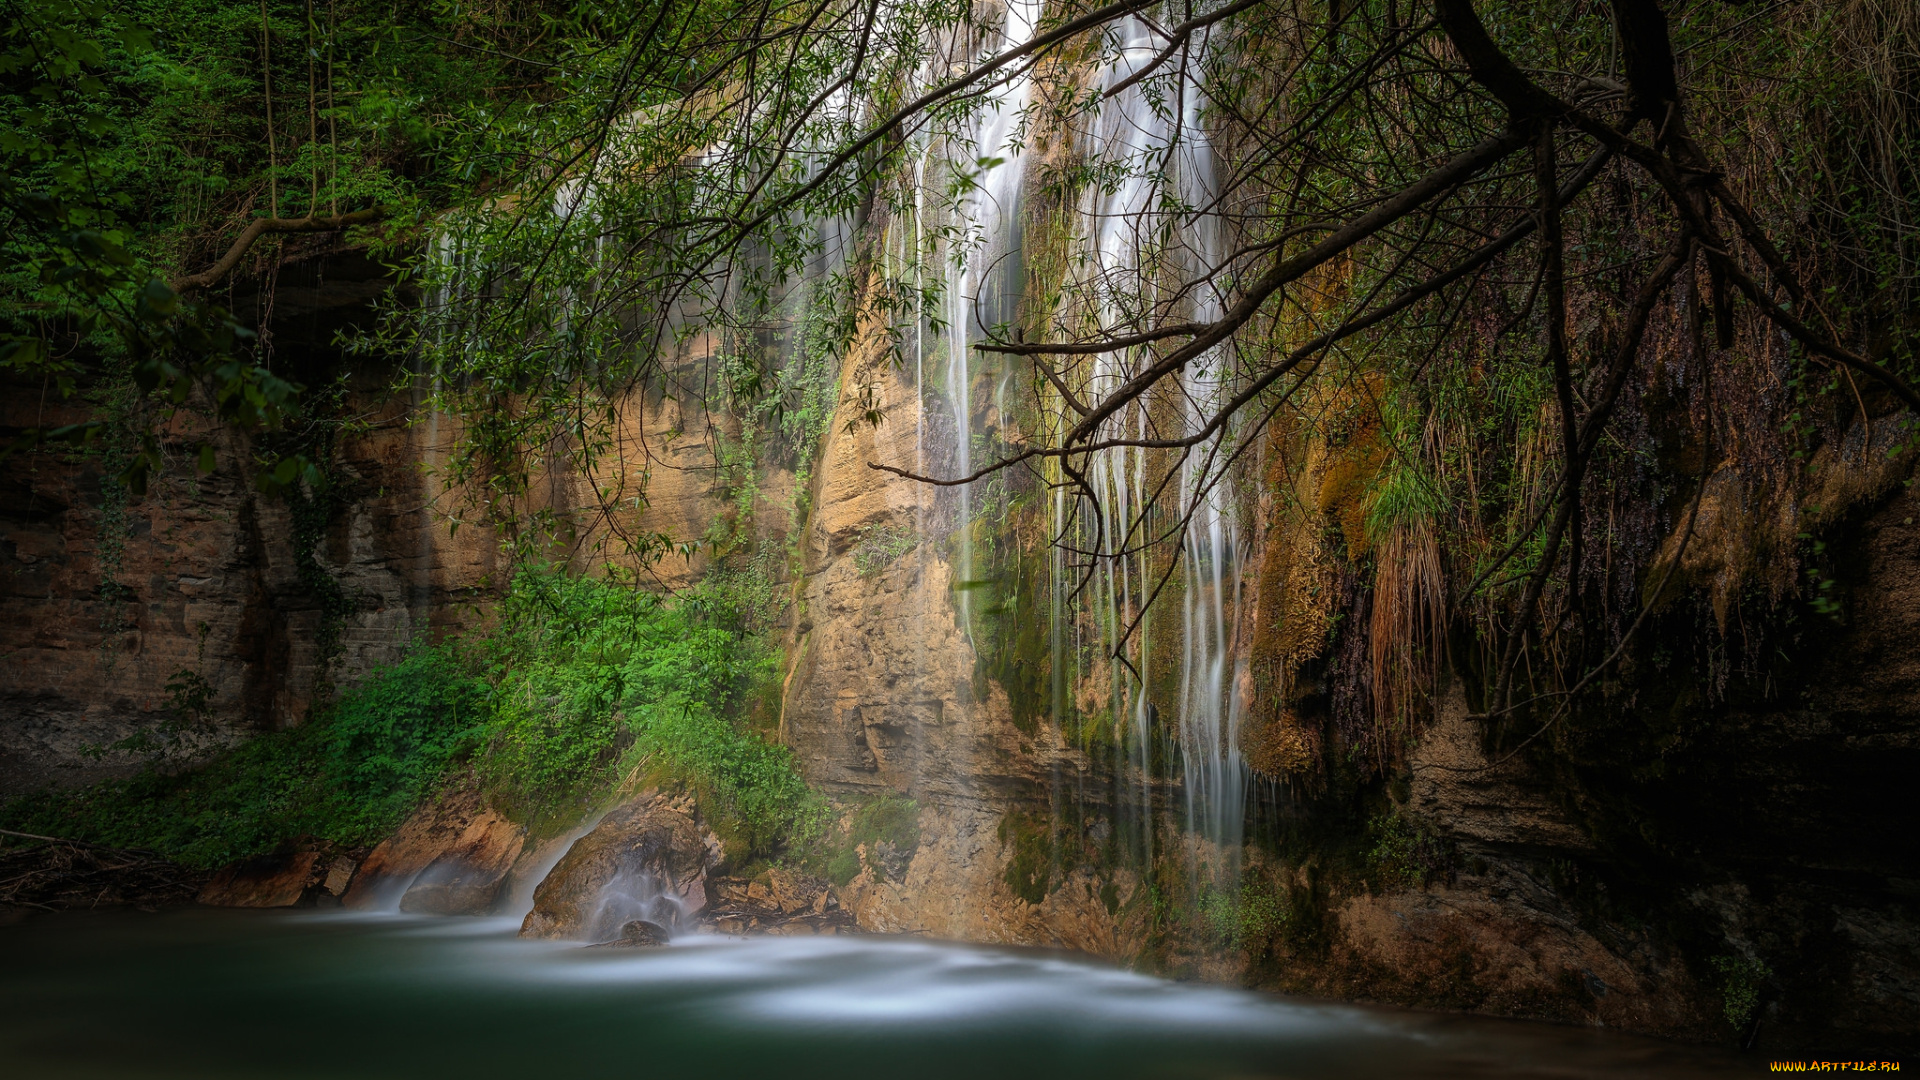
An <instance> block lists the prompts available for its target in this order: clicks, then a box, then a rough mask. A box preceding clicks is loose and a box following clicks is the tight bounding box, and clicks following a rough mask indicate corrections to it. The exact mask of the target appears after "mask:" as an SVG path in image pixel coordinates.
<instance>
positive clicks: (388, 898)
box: [344, 789, 526, 915]
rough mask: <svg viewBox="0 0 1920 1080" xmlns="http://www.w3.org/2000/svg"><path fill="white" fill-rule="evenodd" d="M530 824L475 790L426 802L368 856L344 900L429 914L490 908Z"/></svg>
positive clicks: (477, 912) (352, 904) (481, 911)
mask: <svg viewBox="0 0 1920 1080" xmlns="http://www.w3.org/2000/svg"><path fill="white" fill-rule="evenodd" d="M525 840H526V830H524V829H523V828H521V827H520V826H518V825H516V824H514V823H513V822H511V821H508V820H507V819H506V818H505V817H502V816H501V815H500V814H499V813H498V812H496V811H495V810H493V809H492V808H490V807H488V806H486V805H484V803H483V802H482V800H481V798H480V796H479V794H478V793H477V792H474V791H472V790H470V789H466V790H456V791H454V792H453V793H451V794H449V795H448V796H447V797H445V798H443V799H441V800H440V801H439V802H436V803H430V804H428V805H427V806H425V807H422V808H421V809H420V810H419V811H418V812H416V813H415V814H414V815H413V816H412V817H410V818H408V819H407V820H406V822H405V823H404V824H402V825H401V826H400V828H399V829H398V830H397V831H396V832H395V833H394V834H393V835H392V836H390V837H388V838H387V839H385V840H383V841H381V843H380V846H378V847H376V848H374V849H373V852H372V854H370V855H368V856H367V859H366V862H365V863H363V864H362V865H361V866H360V868H359V872H358V873H357V874H355V875H354V878H353V884H352V887H351V888H350V889H349V890H348V891H347V894H346V896H345V897H344V901H345V903H346V906H347V907H350V908H363V909H364V908H377V907H382V906H385V905H387V904H390V903H394V902H396V901H397V902H398V903H399V905H400V909H401V910H402V911H408V912H414V913H418V914H424V915H484V914H486V913H487V912H489V911H492V910H493V908H494V905H495V904H496V903H497V902H498V901H499V899H500V897H501V895H502V893H503V892H504V889H505V885H506V882H507V877H508V873H509V871H511V870H512V868H513V865H514V861H515V860H516V859H517V858H518V857H519V855H520V853H521V849H522V848H523V847H524V846H525Z"/></svg>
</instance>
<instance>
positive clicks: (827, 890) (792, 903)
mask: <svg viewBox="0 0 1920 1080" xmlns="http://www.w3.org/2000/svg"><path fill="white" fill-rule="evenodd" d="M713 893H714V896H715V898H716V899H715V903H714V904H713V907H712V908H711V909H710V910H709V911H708V913H707V917H706V919H705V920H703V921H704V923H705V924H706V925H707V926H708V927H710V928H712V929H713V930H716V931H718V932H720V933H722V934H770V935H773V936H776V937H807V936H815V935H828V934H850V933H858V932H859V929H860V927H859V923H858V921H857V920H855V918H854V916H853V913H852V912H850V911H848V910H847V909H846V908H844V907H842V906H841V904H840V899H839V897H838V896H836V895H835V894H834V891H833V886H831V885H830V884H828V883H827V881H826V880H825V879H823V878H817V877H813V876H812V875H810V874H803V873H800V872H798V871H794V870H786V869H779V868H776V869H772V870H769V871H767V872H766V873H764V874H761V875H760V876H759V877H757V878H752V879H748V878H721V879H719V880H717V881H715V882H714V886H713Z"/></svg>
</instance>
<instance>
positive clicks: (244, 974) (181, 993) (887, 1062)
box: [0, 909, 1753, 1080]
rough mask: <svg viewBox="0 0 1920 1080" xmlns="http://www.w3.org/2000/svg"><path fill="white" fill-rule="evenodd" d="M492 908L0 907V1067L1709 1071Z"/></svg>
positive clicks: (1728, 1072) (198, 1071)
mask: <svg viewBox="0 0 1920 1080" xmlns="http://www.w3.org/2000/svg"><path fill="white" fill-rule="evenodd" d="M514 928H515V924H514V922H513V921H512V920H505V919H433V918H411V917H405V916H397V915H341V914H323V913H316V912H241V911H217V910H211V909H188V910H181V911H173V912H166V913H162V914H157V915H150V914H140V913H137V912H125V911H121V912H100V913H71V914H63V915H47V916H41V917H36V918H33V919H29V920H27V921H25V922H21V923H17V924H15V925H12V926H5V927H0V1075H6V1076H18V1077H29V1076H30V1077H150V1076H151V1077H162V1076H165V1077H172V1076H192V1077H308V1076H313V1077H321V1076H324V1077H388V1076H393V1077H400V1076H405V1077H437V1076H447V1077H462V1078H478V1077H496V1076H497V1077H508V1076H511V1077H516V1078H531V1077H569V1078H574V1077H579V1078H588V1077H644V1078H652V1077H659V1078H662V1080H697V1078H698V1080H704V1078H707V1077H714V1078H723V1077H724V1078H727V1080H735V1078H739V1080H750V1078H759V1077H781V1078H786V1077H793V1078H799V1077H816V1076H818V1077H834V1078H837V1080H853V1078H858V1077H869V1076H886V1077H899V1078H903V1080H904V1078H920V1077H968V1078H983V1080H984V1078H1002V1077H1044V1078H1047V1080H1070V1078H1078V1077H1089V1078H1092V1077H1097V1078H1099V1080H1122V1078H1128V1077H1233V1078H1253V1077H1468V1076H1474V1077H1478V1076H1503V1077H1590V1076H1591V1077H1598V1076H1629V1075H1631V1076H1635V1077H1718V1076H1735V1075H1751V1073H1752V1072H1753V1066H1752V1065H1751V1064H1747V1063H1744V1062H1742V1061H1740V1060H1739V1059H1737V1058H1734V1057H1733V1056H1731V1055H1725V1054H1720V1053H1717V1052H1714V1051H1711V1050H1705V1049H1699V1048H1692V1047H1685V1046H1679V1045H1674V1044H1668V1043H1663V1042H1659V1041H1656V1040H1649V1039H1638V1038H1633V1037H1629V1036H1622V1035H1616V1034H1612V1033H1609V1032H1601V1031H1592V1030H1585V1029H1580V1028H1571V1027H1559V1026H1554V1025H1547V1024H1527V1023H1515V1022H1504V1021H1496V1020H1486V1019H1478V1018H1469V1017H1459V1016H1448V1015H1440V1014H1432V1013H1422V1012H1413V1011H1405V1010H1390V1009H1373V1008H1362V1007H1355V1006H1344V1005H1331V1004H1323V1003H1317V1002H1309V1001H1301V1000H1295V999H1289V998H1280V997H1274V996H1270V995H1263V994H1256V993H1251V992H1246V991H1240V990H1233V989H1228V988H1224V987H1218V986H1205V985H1196V984H1191V983H1176V982H1169V981H1166V980H1163V979H1155V978H1150V977H1147V976H1144V975H1138V974H1134V973H1131V972H1127V971H1124V970H1120V969H1117V968H1114V967H1110V966H1106V965H1102V964H1100V963H1098V962H1094V961H1090V960H1086V959H1083V958H1079V957H1074V956H1068V955H1062V954H1057V953H1050V952H1042V951H1034V950H1022V949H1005V948H982V947H974V946H966V945H953V944H945V943H938V942H930V941H920V940H914V939H899V938H879V937H842V938H810V939H779V938H759V939H751V940H736V939H716V938H706V939H701V938H691V939H682V940H680V941H676V942H675V943H674V944H673V945H671V946H669V947H667V948H664V949H645V950H611V949H582V948H578V947H574V946H568V945H564V944H554V943H551V942H530V941H522V940H520V939H518V938H517V937H515V936H514Z"/></svg>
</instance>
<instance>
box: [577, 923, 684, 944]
mask: <svg viewBox="0 0 1920 1080" xmlns="http://www.w3.org/2000/svg"><path fill="white" fill-rule="evenodd" d="M672 938H673V935H672V934H670V933H668V932H667V928H666V927H664V926H661V925H660V924H659V923H650V922H648V921H647V920H645V919H635V920H633V921H632V922H630V923H628V924H626V925H625V926H622V927H621V928H620V936H619V937H617V938H614V939H613V940H612V941H598V942H595V943H593V944H592V945H589V946H587V948H589V949H655V948H659V947H660V946H662V945H665V944H666V943H667V942H668V941H670V940H672Z"/></svg>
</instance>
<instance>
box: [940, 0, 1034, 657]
mask: <svg viewBox="0 0 1920 1080" xmlns="http://www.w3.org/2000/svg"><path fill="white" fill-rule="evenodd" d="M1040 10H1041V3H1040V0H1008V2H1007V7H1006V18H1005V22H1004V24H1003V25H1002V27H1001V31H1000V34H999V35H998V37H999V43H998V44H999V47H1001V48H1004V47H1006V46H1008V45H1013V44H1017V43H1019V42H1023V41H1026V40H1027V39H1028V38H1029V37H1031V36H1032V34H1033V27H1034V24H1035V21H1036V20H1037V19H1038V17H1039V15H1040ZM1031 90H1032V84H1031V81H1030V80H1029V79H1026V78H1015V79H1010V80H1007V81H1005V82H1002V83H1000V84H999V85H997V86H996V87H994V88H993V89H992V90H990V91H989V92H988V93H987V95H986V97H985V100H984V102H983V104H982V105H981V107H980V109H979V110H978V112H977V113H975V114H974V116H973V117H972V118H971V120H970V122H969V124H968V128H969V129H970V130H967V131H964V132H963V133H962V134H961V136H960V137H958V138H954V139H951V140H950V142H949V144H948V146H947V151H948V155H949V160H948V163H947V164H948V167H949V169H951V170H954V171H956V172H958V173H959V174H960V175H962V176H964V177H966V179H967V184H966V190H965V192H964V194H962V195H961V196H960V198H959V200H958V203H957V205H956V206H955V207H954V208H953V209H954V215H955V219H956V220H955V221H953V222H952V226H953V227H952V228H950V229H949V230H948V236H949V243H948V249H947V250H946V252H945V253H944V254H945V260H944V262H945V282H944V286H945V288H944V291H943V294H942V301H943V303H944V305H945V308H946V310H945V312H944V313H943V314H944V323H945V328H946V334H945V341H944V342H942V344H943V345H944V347H945V349H946V372H945V375H946V396H947V404H948V407H949V408H951V409H952V411H953V434H952V438H953V442H952V445H951V447H950V448H949V449H950V451H951V455H952V457H951V462H952V465H951V469H952V471H953V473H954V474H956V475H962V476H964V475H966V474H967V473H970V472H972V471H973V470H974V468H975V461H974V445H973V444H974V440H975V431H974V422H973V420H974V416H973V414H974V401H973V381H974V370H973V356H972V353H973V347H972V343H973V341H974V340H975V338H976V336H985V335H986V334H987V333H988V332H989V331H991V330H993V329H994V328H995V327H996V326H998V325H1001V324H1006V323H1011V322H1013V321H1014V319H1015V317H1016V314H1017V313H1016V311H1015V310H1014V309H1015V307H1016V303H1017V296H1018V286H1019V282H1018V281H1017V274H1016V271H1017V258H1018V252H1019V245H1020V220H1019V209H1020V207H1019V203H1020V185H1021V176H1022V170H1023V164H1024V162H1023V158H1024V156H1025V134H1024V128H1025V121H1026V111H1027V103H1028V97H1029V94H1030V93H1031ZM917 180H918V186H919V190H918V191H917V192H916V195H915V206H916V211H917V212H916V221H915V228H916V230H920V229H921V228H922V224H921V219H920V214H923V213H924V208H925V201H926V200H925V191H926V184H927V182H928V178H927V170H926V168H925V158H924V156H923V158H922V162H921V167H920V169H919V170H918V177H917ZM918 238H919V237H918V233H917V235H916V239H918ZM1009 278H1016V280H1015V281H1013V282H1012V284H1011V285H1009V283H1008V279H1009ZM924 348H925V347H924V342H923V343H922V346H921V352H920V362H922V363H924V361H925V357H926V353H925V351H924ZM923 407H924V406H923ZM983 434H984V433H983ZM956 498H957V503H958V505H957V507H956V510H955V514H956V519H955V529H956V530H957V538H956V544H955V551H954V555H953V558H954V578H955V581H956V584H957V585H958V586H959V592H958V606H959V610H960V624H961V626H962V628H963V630H964V631H965V632H966V633H967V634H968V635H969V636H971V634H972V622H973V620H972V601H971V591H972V586H973V584H974V573H975V572H974V566H973V555H974V551H973V548H974V543H973V515H974V507H973V491H972V485H970V484H969V485H963V486H961V487H960V488H959V489H958V491H957V493H956Z"/></svg>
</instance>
